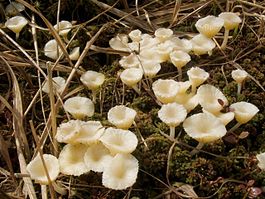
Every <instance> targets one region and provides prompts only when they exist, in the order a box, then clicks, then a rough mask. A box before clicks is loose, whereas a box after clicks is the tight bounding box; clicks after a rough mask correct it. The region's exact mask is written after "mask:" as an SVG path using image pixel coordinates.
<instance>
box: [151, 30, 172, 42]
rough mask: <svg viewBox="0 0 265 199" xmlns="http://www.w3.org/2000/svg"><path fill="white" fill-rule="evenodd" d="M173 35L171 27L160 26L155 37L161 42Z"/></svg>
mask: <svg viewBox="0 0 265 199" xmlns="http://www.w3.org/2000/svg"><path fill="white" fill-rule="evenodd" d="M172 36H173V31H172V30H171V29H169V28H158V29H157V30H156V31H155V37H156V38H157V39H158V40H159V41H160V42H165V41H166V40H169V39H170V38H171V37H172Z"/></svg>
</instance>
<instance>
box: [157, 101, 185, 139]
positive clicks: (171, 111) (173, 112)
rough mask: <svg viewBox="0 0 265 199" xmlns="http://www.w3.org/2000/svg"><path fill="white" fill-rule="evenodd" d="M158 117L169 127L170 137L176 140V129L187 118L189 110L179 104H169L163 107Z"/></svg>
mask: <svg viewBox="0 0 265 199" xmlns="http://www.w3.org/2000/svg"><path fill="white" fill-rule="evenodd" d="M158 117H159V118H160V119H161V120H162V121H163V122H164V123H165V124H167V125H168V126H169V128H170V137H171V138H173V139H174V138H175V127H177V126H178V125H179V124H180V123H181V122H183V121H184V120H185V118H186V117H187V110H186V109H185V108H184V106H183V105H180V104H177V103H168V104H164V105H162V107H161V109H160V110H159V111H158Z"/></svg>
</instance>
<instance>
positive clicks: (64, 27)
mask: <svg viewBox="0 0 265 199" xmlns="http://www.w3.org/2000/svg"><path fill="white" fill-rule="evenodd" d="M53 27H54V29H55V30H56V31H59V35H62V36H66V35H67V34H68V32H69V31H70V30H71V28H72V24H71V23H70V22H69V21H60V22H59V23H58V24H56V25H54V26H53Z"/></svg>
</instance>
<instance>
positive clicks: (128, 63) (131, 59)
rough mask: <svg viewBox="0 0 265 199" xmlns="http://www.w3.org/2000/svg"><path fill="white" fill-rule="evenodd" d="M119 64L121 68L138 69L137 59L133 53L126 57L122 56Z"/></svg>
mask: <svg viewBox="0 0 265 199" xmlns="http://www.w3.org/2000/svg"><path fill="white" fill-rule="evenodd" d="M119 64H120V65H121V67H122V68H124V69H126V68H138V67H139V64H140V62H139V58H138V57H137V55H136V54H135V53H131V54H130V55H128V56H123V57H122V58H121V60H120V61H119Z"/></svg>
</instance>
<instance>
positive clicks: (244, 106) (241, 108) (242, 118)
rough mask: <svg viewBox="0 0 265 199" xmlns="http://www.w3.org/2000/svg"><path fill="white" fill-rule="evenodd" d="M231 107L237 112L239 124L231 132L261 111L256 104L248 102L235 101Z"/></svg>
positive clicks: (236, 116)
mask: <svg viewBox="0 0 265 199" xmlns="http://www.w3.org/2000/svg"><path fill="white" fill-rule="evenodd" d="M230 109H231V110H232V111H233V112H234V113H235V118H236V121H237V124H236V125H235V126H233V127H232V128H231V129H230V130H229V132H233V131H234V130H236V129H237V128H238V127H239V126H240V125H241V124H245V123H247V122H248V121H250V120H251V119H252V118H253V117H254V116H255V115H256V114H257V113H258V112H259V109H258V108H257V107H256V106H255V105H254V104H251V103H248V102H236V103H233V104H231V105H230Z"/></svg>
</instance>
